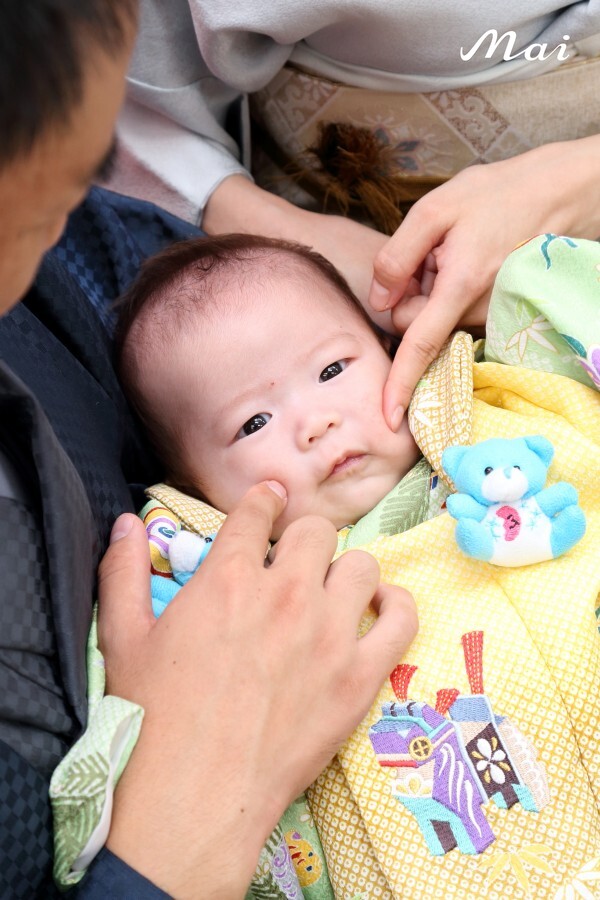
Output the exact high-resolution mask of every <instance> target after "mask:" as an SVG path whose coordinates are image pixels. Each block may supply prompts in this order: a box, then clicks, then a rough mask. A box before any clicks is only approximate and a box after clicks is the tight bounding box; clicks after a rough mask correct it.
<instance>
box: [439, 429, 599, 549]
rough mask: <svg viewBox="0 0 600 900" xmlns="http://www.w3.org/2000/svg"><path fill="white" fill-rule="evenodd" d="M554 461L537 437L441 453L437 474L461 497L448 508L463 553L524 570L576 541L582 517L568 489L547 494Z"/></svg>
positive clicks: (574, 495)
mask: <svg viewBox="0 0 600 900" xmlns="http://www.w3.org/2000/svg"><path fill="white" fill-rule="evenodd" d="M553 456H554V448H553V447H552V444H551V443H550V441H549V440H547V439H546V438H545V437H542V436H540V435H535V436H532V437H525V438H514V439H512V440H507V439H504V438H492V439H491V440H488V441H482V442H481V443H479V444H475V445H473V446H472V447H448V448H447V449H446V450H445V451H444V453H443V455H442V468H443V469H444V471H445V472H446V473H447V474H448V475H449V477H450V478H451V479H452V481H453V482H454V485H455V487H456V489H457V491H458V493H456V494H451V495H450V496H449V497H448V500H447V507H448V512H449V513H450V515H451V516H452V517H453V518H455V519H457V524H456V540H457V543H458V546H459V547H460V549H461V550H462V551H463V553H465V554H466V555H467V556H472V557H474V558H475V559H481V560H484V561H485V562H490V563H494V564H495V565H497V566H526V565H530V564H531V563H537V562H542V561H543V560H546V559H554V557H556V556H560V555H561V554H562V553H566V551H567V550H570V549H571V547H573V546H574V545H575V544H576V543H577V542H578V541H579V540H581V538H582V537H583V535H584V533H585V516H584V514H583V511H582V510H581V507H580V506H578V503H577V491H576V490H575V488H574V487H573V485H571V484H568V483H567V482H564V481H560V482H558V483H557V484H553V485H551V486H550V487H547V488H544V484H545V482H546V474H547V471H548V466H549V465H550V462H551V461H552V457H553Z"/></svg>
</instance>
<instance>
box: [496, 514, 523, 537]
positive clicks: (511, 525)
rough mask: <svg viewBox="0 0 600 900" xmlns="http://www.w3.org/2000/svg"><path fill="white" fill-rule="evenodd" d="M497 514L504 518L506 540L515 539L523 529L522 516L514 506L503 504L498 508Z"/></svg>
mask: <svg viewBox="0 0 600 900" xmlns="http://www.w3.org/2000/svg"><path fill="white" fill-rule="evenodd" d="M496 515H497V516H499V517H500V518H501V519H502V520H503V523H502V524H503V526H504V540H505V541H514V540H515V538H518V537H519V532H520V531H521V516H520V515H519V511H518V509H515V507H514V506H501V507H500V509H497V510H496Z"/></svg>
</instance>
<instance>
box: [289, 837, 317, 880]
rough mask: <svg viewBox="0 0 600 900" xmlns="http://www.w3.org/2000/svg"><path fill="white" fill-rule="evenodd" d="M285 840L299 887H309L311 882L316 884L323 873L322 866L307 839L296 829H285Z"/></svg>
mask: <svg viewBox="0 0 600 900" xmlns="http://www.w3.org/2000/svg"><path fill="white" fill-rule="evenodd" d="M285 841H286V844H287V845H288V849H289V851H290V856H291V858H292V862H293V864H294V868H295V870H296V876H297V878H298V883H299V885H300V887H310V885H311V884H316V882H317V881H318V880H319V878H320V877H321V875H322V874H323V866H322V864H321V860H320V859H319V856H318V854H317V853H315V851H314V850H313V847H312V845H311V844H310V843H309V841H307V840H304V838H303V837H302V835H301V834H300V832H298V831H287V832H286V834H285Z"/></svg>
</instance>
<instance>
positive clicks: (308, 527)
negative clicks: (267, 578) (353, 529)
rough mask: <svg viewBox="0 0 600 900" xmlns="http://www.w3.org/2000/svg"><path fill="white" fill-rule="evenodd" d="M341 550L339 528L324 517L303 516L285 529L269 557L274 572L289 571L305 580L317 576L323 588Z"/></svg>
mask: <svg viewBox="0 0 600 900" xmlns="http://www.w3.org/2000/svg"><path fill="white" fill-rule="evenodd" d="M336 547H337V531H336V530H335V526H334V525H333V524H332V523H331V522H330V521H329V520H328V519H325V518H323V517H322V516H302V518H300V519H296V521H295V522H292V523H291V525H288V527H287V528H286V529H285V531H284V532H283V534H282V535H281V537H280V538H279V540H278V541H277V543H276V544H275V547H274V548H273V550H272V551H271V553H270V554H269V561H270V563H271V566H272V567H273V569H274V570H277V569H282V568H283V569H285V572H286V573H287V574H288V575H289V576H290V577H293V575H294V573H297V575H298V576H302V577H303V578H305V577H306V576H307V575H310V574H314V576H315V578H316V579H318V580H319V581H320V582H321V584H323V582H324V580H325V575H326V573H327V570H328V568H329V566H330V565H331V560H332V559H333V555H334V553H335V551H336Z"/></svg>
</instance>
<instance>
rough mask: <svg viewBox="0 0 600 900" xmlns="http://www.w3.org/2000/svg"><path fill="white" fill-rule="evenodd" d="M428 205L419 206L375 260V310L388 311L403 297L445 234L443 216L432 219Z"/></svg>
mask: <svg viewBox="0 0 600 900" xmlns="http://www.w3.org/2000/svg"><path fill="white" fill-rule="evenodd" d="M423 199H424V200H427V198H423ZM429 205H430V204H429V203H427V204H423V201H420V202H419V203H416V204H415V205H414V206H413V207H412V209H411V210H409V212H408V213H407V215H406V218H405V219H404V221H403V223H402V225H401V226H400V228H399V229H398V230H397V231H396V232H395V234H393V235H392V237H391V238H390V239H389V241H388V242H387V244H385V245H384V246H383V247H382V248H381V250H380V251H379V252H378V254H377V256H376V257H375V259H374V261H373V282H372V284H371V289H370V291H369V300H368V302H369V305H370V306H371V307H372V308H373V309H374V310H377V311H382V310H384V309H389V308H390V307H391V306H394V304H395V303H396V302H397V301H398V299H399V298H400V297H402V296H404V294H405V293H406V291H407V289H408V286H409V284H410V282H411V278H412V277H413V275H414V274H415V272H417V271H418V270H419V267H420V266H421V265H422V264H423V262H424V260H425V259H426V258H427V256H428V254H429V253H430V251H431V250H433V248H434V247H436V246H437V245H438V244H439V242H440V241H441V239H442V237H443V236H444V234H445V233H446V231H447V225H446V224H445V223H444V220H443V218H442V216H438V217H435V216H431V215H430V213H429Z"/></svg>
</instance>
